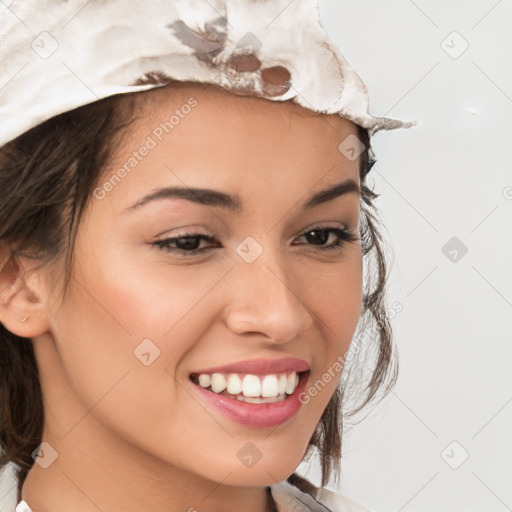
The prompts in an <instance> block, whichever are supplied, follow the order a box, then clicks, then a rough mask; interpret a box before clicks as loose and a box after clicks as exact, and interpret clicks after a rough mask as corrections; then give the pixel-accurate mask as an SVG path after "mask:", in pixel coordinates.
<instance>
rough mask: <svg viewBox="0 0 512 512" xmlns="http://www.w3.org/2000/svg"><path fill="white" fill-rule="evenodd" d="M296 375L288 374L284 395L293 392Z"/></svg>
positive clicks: (293, 373)
mask: <svg viewBox="0 0 512 512" xmlns="http://www.w3.org/2000/svg"><path fill="white" fill-rule="evenodd" d="M296 376H297V374H296V373H295V372H292V373H290V375H288V378H287V379H286V393H288V394H289V395H291V394H292V393H293V392H294V391H295V377H296Z"/></svg>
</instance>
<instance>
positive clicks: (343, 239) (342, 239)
mask: <svg viewBox="0 0 512 512" xmlns="http://www.w3.org/2000/svg"><path fill="white" fill-rule="evenodd" d="M313 231H320V232H323V233H329V234H330V233H334V234H335V235H336V236H337V237H338V238H337V241H336V242H335V243H334V244H331V245H328V246H325V247H321V246H315V245H314V244H311V245H313V246H314V247H316V248H317V249H316V250H318V251H332V250H334V249H338V248H341V247H342V246H344V245H345V243H353V242H356V241H357V240H359V237H358V236H356V235H355V234H354V233H352V231H350V230H348V229H346V228H334V227H321V226H320V227H318V228H313V229H310V230H309V231H307V232H305V233H304V234H303V235H301V237H302V236H306V235H308V234H310V233H312V232H313ZM191 238H192V239H199V240H204V241H206V242H210V243H211V242H215V241H216V236H215V235H214V236H209V235H202V234H200V233H184V234H183V235H181V236H178V237H174V238H165V239H163V240H157V241H156V242H152V243H151V245H154V246H157V247H158V248H159V249H162V250H165V251H166V252H174V253H178V254H183V255H192V256H194V255H199V254H202V253H204V252H206V251H208V250H210V249H211V247H203V248H202V249H192V250H189V251H187V250H185V249H178V248H176V247H171V246H170V244H171V243H173V242H176V241H177V240H183V239H191Z"/></svg>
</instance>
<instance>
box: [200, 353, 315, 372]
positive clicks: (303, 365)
mask: <svg viewBox="0 0 512 512" xmlns="http://www.w3.org/2000/svg"><path fill="white" fill-rule="evenodd" d="M287 370H290V371H296V372H305V371H307V370H309V363H308V362H307V361H304V360H303V359H297V358H296V357H284V358H282V359H248V360H246V361H237V362H235V363H230V364H226V365H223V366H214V367H210V368H204V369H201V370H197V371H195V372H193V373H195V374H201V373H210V374H211V373H250V374H254V375H265V374H271V373H281V372H285V371H287Z"/></svg>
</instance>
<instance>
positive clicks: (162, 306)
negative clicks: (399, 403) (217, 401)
mask: <svg viewBox="0 0 512 512" xmlns="http://www.w3.org/2000/svg"><path fill="white" fill-rule="evenodd" d="M191 96H193V97H194V98H195V99H196V100H197V102H198V104H197V106H196V107H195V108H194V109H192V111H191V113H190V114H189V115H188V116H186V117H185V118H184V119H181V120H180V123H179V125H178V126H176V127H175V128H174V130H173V131H172V132H170V133H169V134H166V135H165V136H164V137H163V139H162V141H161V142H159V143H158V145H157V147H156V148H154V149H152V150H151V151H150V152H149V154H148V155H147V156H145V157H144V159H142V160H141V161H140V163H139V164H138V165H137V167H136V168H134V169H133V170H132V171H131V172H130V173H129V174H128V175H127V176H126V177H124V178H123V180H122V181H121V182H120V183H119V184H117V185H116V186H115V187H114V188H113V190H111V191H109V192H108V193H107V194H106V195H105V197H104V198H103V199H101V200H100V199H95V198H91V201H90V203H89V205H88V208H87V210H86V212H85V215H84V217H83V219H82V221H81V224H80V226H79V230H78V235H77V239H76V245H75V247H74V265H73V271H72V274H73V278H72V279H71V281H70V285H69V289H68V290H67V293H66V295H65V297H64V298H63V295H62V290H61V289H60V288H59V286H57V285H56V283H55V280H54V279H55V276H56V275H57V276H59V277H62V278H63V268H62V264H63V263H62V262H58V263H54V264H51V265H47V266H45V267H42V268H40V269H35V270H33V271H32V272H28V273H25V274H23V273H22V272H21V270H23V269H30V267H31V265H33V261H31V260H28V259H26V260H25V259H20V260H19V262H18V263H16V262H13V261H11V262H9V263H8V264H7V265H6V266H5V267H4V270H3V272H2V274H1V278H2V291H1V299H2V300H1V308H0V314H1V320H2V323H4V325H5V326H6V327H7V328H8V329H9V330H10V331H11V332H13V333H15V334H18V335H19V336H23V337H29V338H32V340H33V346H34V349H35V354H36V358H37V361H38V365H39V368H40V372H41V385H42V390H43V396H44V404H45V427H44V433H43V441H46V442H48V443H49V444H50V445H51V446H52V447H53V448H54V449H55V450H56V451H57V452H58V457H57V459H56V460H55V461H54V462H53V463H52V464H51V465H50V466H49V467H48V468H46V469H43V468H41V467H40V466H39V464H34V466H33V468H32V469H31V471H30V472H29V474H28V477H27V479H26V481H25V485H24V487H23V493H22V497H23V499H24V500H26V501H27V502H28V503H29V505H31V507H32V508H33V509H34V510H35V511H36V512H50V511H51V512H60V511H64V510H75V511H78V512H86V511H87V512H89V511H94V512H97V510H98V509H101V510H104V511H107V510H108V511H109V512H117V511H127V510H130V511H131V510H151V511H152V512H163V511H166V512H167V511H187V510H194V509H195V510H197V511H199V512H220V511H223V512H226V511H240V510H244V511H248V512H263V511H265V510H267V509H268V503H267V497H266V492H265V486H267V485H271V484H274V483H275V482H277V481H281V480H283V479H285V478H287V477H288V476H289V475H290V474H291V473H292V472H293V471H294V470H295V469H296V467H297V466H298V464H299V463H300V461H301V459H302V458H303V456H304V454H305V452H306V449H307V447H308V442H309V439H310V438H311V435H312V434H313V432H314V430H315V427H316V425H317V424H318V422H319V420H320V417H321V415H322V412H323V411H324V409H325V407H326V406H327V404H328V402H329V399H330V398H331V397H332V394H333V393H334V390H335V386H336V384H337V382H338V379H339V377H340V373H338V374H337V375H336V378H335V379H331V380H330V382H328V383H327V384H326V386H325V387H324V388H323V389H322V390H321V391H320V392H319V393H318V394H317V395H316V396H315V397H314V398H312V399H311V401H310V403H309V404H307V405H303V406H301V408H300V409H299V411H298V412H297V413H296V414H295V415H294V416H293V417H292V418H291V419H289V420H287V421H286V422H285V423H283V424H281V425H279V426H277V427H272V428H261V427H258V428H256V427H248V426H244V425H240V424H238V423H236V422H234V421H233V420H231V419H229V418H227V417H225V416H224V415H222V414H221V413H220V412H219V411H217V410H216V409H213V408H212V407H211V406H208V405H207V404H206V403H204V402H201V401H200V400H198V399H193V398H192V396H191V395H192V394H193V393H192V390H193V386H194V384H192V383H191V382H190V380H189V374H190V373H191V372H193V371H195V370H197V369H200V368H205V367H209V366H213V365H222V364H226V363H231V362H235V361H240V360H246V359H252V358H269V359H277V358H281V357H288V356H292V357H299V358H302V359H305V360H307V361H308V362H309V363H310V365H311V376H310V380H309V382H310V383H312V382H315V381H317V380H318V379H320V378H321V376H322V374H323V373H324V372H325V371H326V370H327V369H328V368H330V367H332V365H333V364H334V362H335V361H336V360H337V357H338V356H340V355H343V354H344V353H346V351H347V350H348V347H349V344H350V340H351V339H352V336H353V334H354V331H355V328H356V325H357V322H358V320H359V315H360V308H361V293H362V290H361V280H362V262H361V247H360V243H359V240H357V241H355V242H350V243H349V242H345V243H343V245H342V246H341V247H340V248H336V249H333V250H332V251H323V252H322V251H321V250H319V249H318V247H319V246H320V247H321V246H322V243H324V245H333V244H334V242H335V241H336V235H334V234H331V235H329V238H328V240H327V241H326V242H315V241H314V239H313V241H311V238H312V237H311V236H310V237H306V236H304V234H305V233H308V232H310V231H311V230H312V229H313V228H316V227H320V226H322V227H324V226H328V227H343V226H347V227H348V228H349V229H351V230H352V231H353V232H354V233H356V234H357V229H358V221H359V204H360V196H359V194H358V193H348V194H345V195H343V196H341V197H338V198H335V199H333V200H331V201H329V202H326V203H324V204H321V205H318V206H315V207H314V208H312V209H311V210H309V211H301V208H300V205H301V204H302V203H303V202H304V201H305V200H306V198H308V197H310V196H311V195H312V194H313V193H314V192H317V191H319V190H322V189H324V188H326V187H328V186H329V185H333V184H335V183H339V182H341V181H343V180H345V179H347V178H352V179H353V180H355V181H356V182H357V183H358V184H360V182H359V161H358V160H355V161H350V160H349V159H347V158H345V157H344V156H343V154H342V153H340V151H339V150H338V145H339V144H340V142H341V141H343V140H344V138H345V137H346V136H348V135H350V134H355V133H356V126H355V125H354V124H353V123H351V122H350V121H348V120H346V119H344V118H341V117H339V116H327V115H318V114H315V113H313V112H311V111H309V110H307V109H304V108H302V107H300V106H298V105H296V104H294V103H292V102H273V101H268V100H263V99H259V98H253V97H240V96H236V95H234V94H229V93H226V92H224V91H221V90H217V89H216V88H214V87H211V86H208V87H204V86H200V85H187V86H186V87H185V86H183V87H177V88H175V89H171V88H169V87H164V88H159V89H154V90H152V91H149V92H146V93H143V94H141V93H139V94H138V101H139V107H140V109H139V116H140V119H139V120H138V121H137V122H135V123H134V124H132V125H131V126H130V128H129V131H128V132H127V133H126V136H125V138H124V139H123V142H122V144H121V145H120V146H119V148H118V151H117V153H116V155H115V158H114V159H113V160H112V162H110V164H109V167H108V169H106V172H105V178H103V180H105V179H108V178H109V177H110V176H111V175H112V174H113V172H115V170H116V169H118V168H119V167H120V166H122V165H123V164H124V163H125V162H126V160H127V158H129V156H131V155H132V153H133V151H134V150H137V149H138V148H140V146H142V145H143V144H144V142H145V140H146V138H147V136H148V135H150V134H151V133H152V130H153V129H154V128H155V127H156V126H158V124H159V123H160V122H162V121H163V120H166V119H168V118H169V114H167V113H168V112H172V111H174V110H175V109H176V108H179V107H180V106H181V105H183V104H185V103H186V102H187V100H188V99H189V98H190V97H191ZM102 183H104V181H102ZM171 185H178V186H184V185H186V186H190V187H201V188H212V189H216V190H220V191H223V192H226V193H230V194H238V195H239V196H240V197H241V199H242V201H243V205H244V212H243V213H234V212H231V211H228V210H225V209H223V208H220V207H215V206H204V205H199V204H196V203H193V202H190V201H186V200H183V199H163V200H159V201H153V202H151V203H148V204H146V205H144V206H143V207H140V208H137V209H134V210H133V211H130V212H127V211H126V209H127V208H128V207H129V206H130V205H132V204H133V203H135V202H136V201H137V200H139V199H140V198H142V197H143V196H144V195H146V194H147V193H149V192H150V191H152V190H153V189H155V188H158V187H162V186H171ZM182 228H187V231H190V232H193V233H197V232H199V233H203V234H206V235H211V236H214V235H216V239H217V242H216V243H214V244H211V243H210V242H206V241H202V242H200V243H201V247H207V246H210V247H211V246H212V245H214V247H215V248H213V249H210V250H209V251H207V252H205V253H204V254H201V255H196V256H191V255H190V253H189V255H185V256H182V255H179V254H176V253H172V252H166V251H165V250H162V249H161V248H159V247H157V246H154V245H150V243H151V242H154V240H155V239H164V238H168V237H176V236H182V232H183V229H182ZM247 236H251V237H253V238H254V239H255V240H256V241H257V242H258V243H259V244H260V246H261V247H262V248H263V253H262V254H261V255H260V256H259V257H258V258H257V259H256V260H255V261H254V262H252V263H251V264H248V263H247V262H246V261H244V260H243V259H242V258H241V257H240V256H239V255H238V254H237V253H236V252H235V249H236V247H237V246H238V245H239V244H240V243H241V242H242V241H243V240H244V239H245V238H246V237H247ZM292 242H295V243H294V244H293V245H292ZM315 243H316V244H320V245H315ZM24 316H29V320H28V321H27V322H25V323H21V322H20V319H21V318H22V317H24ZM147 338H149V339H150V340H152V342H153V343H154V344H155V345H156V346H158V348H159V350H160V356H159V357H158V358H157V359H155V360H154V362H152V364H151V365H149V366H145V365H143V364H142V363H141V362H140V361H139V359H137V358H136V357H134V353H133V352H134V350H135V349H136V348H137V346H138V345H139V344H140V343H141V341H142V340H144V339H147ZM194 396H195V395H194ZM249 441H250V442H252V443H253V444H254V445H255V446H256V447H257V448H258V450H259V451H260V452H261V454H262V457H261V459H260V460H259V461H258V462H257V463H256V464H255V465H254V466H252V467H251V468H247V467H246V466H245V465H243V464H242V463H241V462H240V460H239V459H238V458H237V452H238V451H239V450H240V449H241V448H242V447H243V446H244V445H245V444H246V443H247V442H249ZM192 507H193V509H192Z"/></svg>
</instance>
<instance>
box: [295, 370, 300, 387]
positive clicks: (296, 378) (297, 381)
mask: <svg viewBox="0 0 512 512" xmlns="http://www.w3.org/2000/svg"><path fill="white" fill-rule="evenodd" d="M298 385H299V374H298V373H296V374H295V387H297V386H298Z"/></svg>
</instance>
